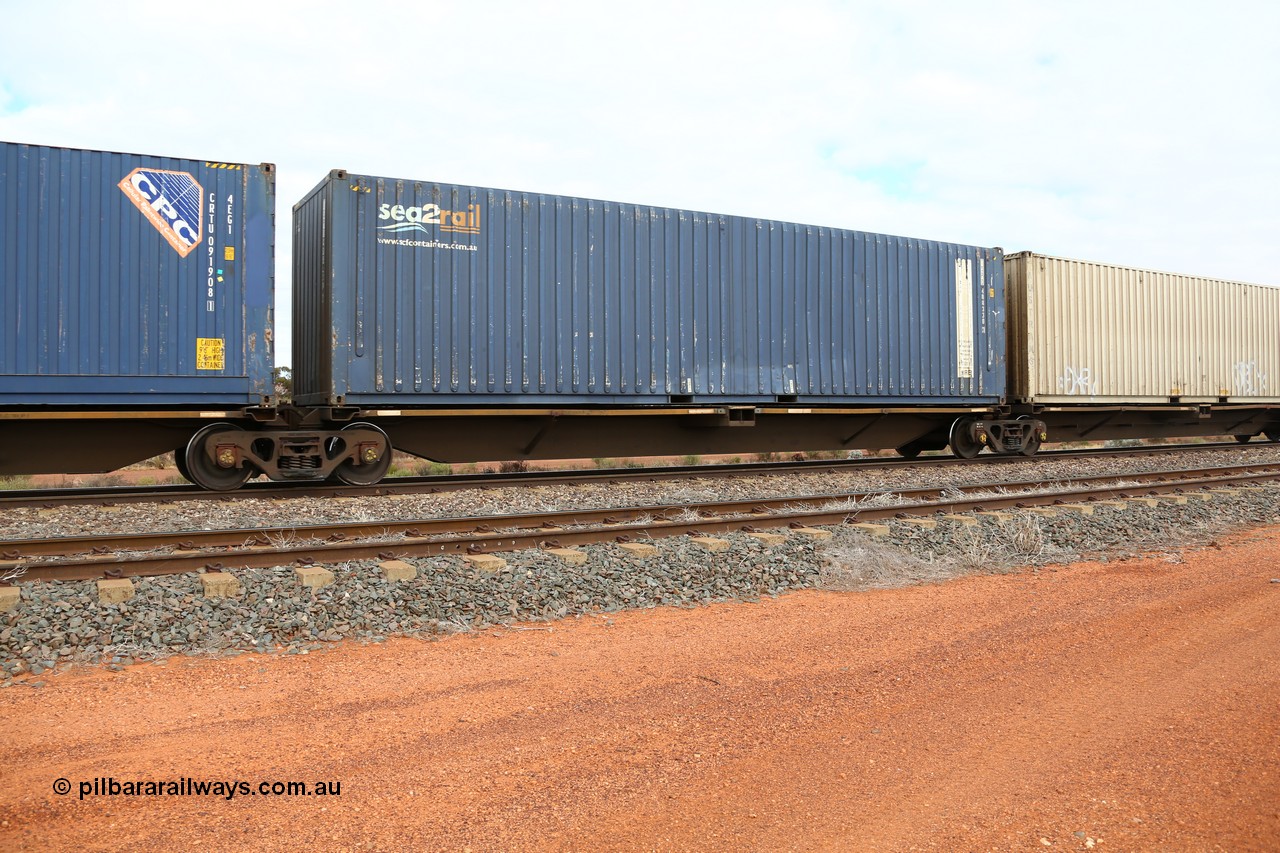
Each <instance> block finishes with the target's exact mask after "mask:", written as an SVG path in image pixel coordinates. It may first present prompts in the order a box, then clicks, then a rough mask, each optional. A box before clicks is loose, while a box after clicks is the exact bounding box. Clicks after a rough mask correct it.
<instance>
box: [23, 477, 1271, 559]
mask: <svg viewBox="0 0 1280 853" xmlns="http://www.w3.org/2000/svg"><path fill="white" fill-rule="evenodd" d="M1242 467H1247V468H1250V469H1257V468H1260V467H1261V468H1266V466H1236V468H1242ZM1214 470H1217V471H1218V473H1216V474H1209V475H1207V476H1198V477H1188V478H1173V479H1169V478H1168V474H1169V472H1160V473H1159V474H1153V475H1148V481H1147V482H1137V483H1134V482H1125V481H1126V480H1128V481H1132V480H1135V479H1138V478H1136V477H1134V476H1128V477H1115V476H1110V477H1106V478H1103V477H1087V478H1079V479H1078V480H1075V481H1072V480H1066V481H1057V483H1055V484H1054V485H1061V484H1066V485H1070V486H1072V488H1057V489H1056V490H1054V491H1046V492H1037V493H1027V492H1022V493H1011V494H1004V495H990V494H986V495H963V494H962V495H961V496H960V497H954V498H952V497H948V498H947V499H945V500H939V499H936V498H937V497H940V496H941V495H940V494H938V495H935V499H931V500H926V501H925V502H919V503H908V502H900V503H895V504H889V505H884V506H859V507H857V508H854V509H824V508H813V507H800V506H798V505H800V504H804V503H821V502H831V501H839V500H847V499H849V497H850V496H848V495H826V496H809V497H804V498H799V497H790V498H775V499H771V500H768V501H759V500H757V501H728V502H709V503H702V504H690V505H687V506H651V507H633V508H626V509H618V508H615V509H611V510H587V511H573V510H571V511H568V512H565V513H558V514H557V513H537V514H528V515H520V516H479V517H473V518H464V519H439V520H421V521H417V522H403V523H398V524H400V525H401V529H400V530H399V531H398V532H393V531H392V530H391V528H392V527H394V526H395V524H371V525H362V526H363V527H368V528H374V529H376V531H377V532H375V533H374V534H373V535H375V536H388V535H397V536H403V538H396V539H393V540H390V541H386V540H384V541H375V542H369V541H353V539H354V537H353V536H348V535H344V536H343V538H340V539H339V538H335V537H333V536H332V534H331V536H330V538H329V539H328V540H327V541H322V542H315V541H310V542H304V543H300V544H289V543H287V542H283V541H282V543H281V544H280V545H276V546H273V545H270V544H267V545H261V544H256V545H249V546H247V547H242V548H240V549H238V550H233V551H227V550H195V551H192V552H189V553H166V554H156V553H147V554H130V555H127V556H124V555H100V556H95V557H91V558H84V559H71V560H61V561H57V562H48V563H34V564H29V565H27V566H26V568H27V573H26V575H25V577H24V580H87V579H92V578H96V577H103V576H104V575H105V576H109V577H132V576H144V575H160V574H177V573H183V572H192V571H198V570H200V569H209V568H213V569H249V568H269V567H278V566H285V565H291V564H295V563H304V564H311V563H321V562H325V563H336V562H345V561H349V560H360V559H387V558H393V557H405V556H410V557H424V556H436V555H441V554H468V553H470V554H476V553H487V552H493V551H510V550H520V549H523V548H530V547H539V546H546V545H551V546H569V545H582V544H597V543H600V542H608V541H613V540H624V541H625V540H627V539H632V538H636V537H646V538H660V537H664V536H678V535H686V534H709V533H726V532H733V531H743V530H747V531H750V530H758V529H767V528H777V527H788V526H822V525H836V524H843V523H849V522H861V521H876V520H883V519H894V518H904V517H921V516H930V515H934V514H937V513H963V512H970V511H975V510H1000V509H1022V508H1030V507H1037V506H1050V505H1054V504H1062V503H1069V502H1089V501H1097V500H1102V499H1107V498H1117V497H1119V498H1132V497H1138V496H1142V495H1158V494H1168V493H1171V492H1185V491H1188V490H1193V489H1194V490H1202V489H1207V488H1212V487H1228V486H1239V485H1251V484H1255V483H1259V482H1264V481H1271V480H1280V466H1273V467H1270V468H1269V469H1267V470H1261V471H1259V470H1248V471H1242V470H1231V469H1214ZM1198 473H1201V474H1204V473H1205V472H1198ZM1104 479H1105V480H1109V481H1110V485H1106V484H1100V483H1099V482H1098V481H1101V480H1104ZM1009 485H1010V484H1002V486H1003V487H1004V488H1008V487H1009ZM1035 485H1037V486H1041V487H1043V486H1045V485H1046V484H1044V483H1037V484H1035ZM969 488H970V489H971V490H972V491H981V489H982V487H969ZM985 488H990V486H987V487H985ZM921 491H930V490H921ZM931 491H934V492H937V493H940V492H942V491H945V490H931ZM957 491H958V490H957ZM1139 493H1141V494H1139ZM880 494H894V495H897V496H901V495H902V494H904V493H901V492H896V493H880ZM690 511H692V512H694V513H697V514H698V515H699V516H702V517H700V518H698V519H696V520H689V519H684V520H678V519H675V518H672V517H671V516H672V514H679V513H687V512H690ZM605 513H608V514H609V515H608V516H606V517H604V518H601V516H602V515H604V514H605ZM477 522H479V524H477ZM432 524H436V525H439V527H437V528H436V529H433V530H431V532H429V533H425V534H424V533H423V531H422V528H423V527H428V525H432ZM495 524H496V525H499V526H501V527H502V528H503V529H502V530H498V531H495V530H493V526H494V525H495ZM580 524H581V525H595V526H593V527H588V528H586V529H576V530H574V529H564V528H563V527H562V526H561V525H580ZM404 525H417V527H405V526H404ZM549 525H554V526H551V527H549ZM333 528H334V526H332V525H320V526H315V527H298V528H288V529H283V530H282V532H283V533H287V534H289V535H296V536H298V537H299V538H301V537H307V538H309V539H314V538H315V537H312V536H308V533H309V532H314V533H317V534H318V533H319V532H321V531H324V530H331V529H333ZM428 529H430V528H428ZM236 532H237V533H240V532H244V531H236ZM251 532H252V533H255V534H260V533H261V531H251ZM413 534H416V535H413ZM134 541H137V540H134ZM6 556H7V555H6Z"/></svg>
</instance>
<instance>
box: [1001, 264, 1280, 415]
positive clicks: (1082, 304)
mask: <svg viewBox="0 0 1280 853" xmlns="http://www.w3.org/2000/svg"><path fill="white" fill-rule="evenodd" d="M1004 263H1005V280H1006V287H1007V294H1008V300H1009V398H1010V403H1011V404H1012V405H1013V406H1015V407H1020V408H1021V409H1022V410H1024V411H1025V410H1030V411H1034V412H1035V413H1036V414H1037V415H1038V416H1040V417H1043V418H1044V419H1045V420H1046V421H1047V422H1048V423H1049V424H1050V427H1051V432H1052V433H1053V435H1054V437H1055V438H1058V439H1065V438H1116V437H1142V438H1146V437H1156V436H1162V435H1197V434H1202V435H1221V434H1228V435H1236V436H1237V438H1240V439H1243V440H1248V438H1250V437H1251V436H1254V435H1257V434H1258V433H1260V432H1266V433H1267V434H1268V435H1269V436H1271V437H1272V438H1280V288H1276V287H1268V286H1264V285H1257V284H1243V283H1240V282H1234V281H1223V280H1219V279H1211V278H1202V277H1199V276H1191V275H1179V274H1174V273H1165V272H1156V271H1152V270H1145V269H1135V268H1131V267H1122V266H1116V265H1114V264H1103V263H1095V262H1091V261H1082V260H1073V259H1069V258H1057V257H1050V256H1046V255H1039V254H1036V253H1033V252H1019V253H1016V254H1011V255H1007V256H1006V257H1005V261H1004ZM1028 407H1030V408H1029V409H1028Z"/></svg>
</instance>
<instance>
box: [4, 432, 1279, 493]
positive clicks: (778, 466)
mask: <svg viewBox="0 0 1280 853" xmlns="http://www.w3.org/2000/svg"><path fill="white" fill-rule="evenodd" d="M1244 446H1248V445H1244ZM1252 446H1255V447H1263V446H1266V445H1264V444H1263V443H1261V442H1259V443H1257V444H1254V445H1252ZM1241 447H1242V445H1241V444H1239V443H1238V442H1223V443H1214V444H1171V445H1150V446H1144V447H1123V448H1107V449H1094V448H1078V449H1071V450H1053V451H1044V452H1041V453H1039V454H1038V455H1037V456H1036V457H1035V459H1044V460H1057V459H1097V458H1106V457H1124V456H1129V457H1141V456H1153V455H1158V454H1162V453H1190V452H1197V451H1224V452H1225V451H1230V450H1239V449H1240V448H1241ZM1027 461H1029V460H1028V458H1027V457H1025V456H996V455H988V454H984V455H981V456H978V457H975V458H973V459H959V458H956V457H954V456H932V457H930V456H926V457H920V458H918V459H879V458H857V459H842V460H806V461H786V462H744V463H732V464H724V465H673V466H663V467H652V468H601V469H593V470H588V471H523V472H518V473H510V474H505V473H497V474H488V473H486V474H444V475H438V476H423V477H394V478H390V479H387V480H384V481H382V482H381V483H379V484H378V485H376V486H368V487H364V488H361V487H356V486H349V485H345V484H336V483H320V484H315V483H298V484H293V485H290V484H284V485H282V484H280V483H275V482H253V483H249V484H247V485H245V486H244V487H243V488H241V489H238V490H236V491H234V492H209V491H205V490H203V489H200V488H198V487H196V486H190V485H176V486H147V487H131V486H102V487H93V488H79V489H61V490H59V489H23V490H11V491H7V492H3V493H0V509H19V508H23V507H41V508H54V507H59V506H90V505H108V506H110V505H119V504H131V503H168V502H176V501H202V500H203V501H235V500H279V499H283V498H304V497H367V496H386V495H414V494H434V493H439V492H449V491H459V490H463V489H498V488H506V487H512V486H515V487H524V486H551V485H556V486H562V485H578V484H584V483H600V482H604V483H614V482H626V481H659V480H676V479H682V478H692V477H741V476H759V475H766V476H767V475H775V474H795V473H828V472H832V473H839V472H850V471H862V470H868V471H870V470H884V469H893V468H912V467H916V468H918V467H921V466H936V465H947V466H951V465H1001V464H1009V463H1014V462H1027Z"/></svg>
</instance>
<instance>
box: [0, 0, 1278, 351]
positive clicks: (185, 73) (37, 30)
mask: <svg viewBox="0 0 1280 853" xmlns="http://www.w3.org/2000/svg"><path fill="white" fill-rule="evenodd" d="M0 21H2V22H3V26H0V139H3V140H6V141H11V142H26V143H33V144H41V145H58V146H68V147H75V148H99V149H106V150H114V151H129V152H138V153H144V154H157V155H166V156H177V157H190V158H192V159H201V160H213V161H222V162H243V163H261V162H271V163H275V164H276V167H277V170H278V171H277V185H276V189H277V198H276V215H277V229H278V230H277V239H276V259H277V269H276V292H277V300H276V321H277V327H278V331H277V338H276V363H277V364H288V363H289V362H290V360H291V359H290V345H291V344H290V340H291V336H290V334H289V324H290V322H291V320H290V318H291V312H290V310H289V287H288V281H289V264H290V246H289V240H290V232H289V228H288V221H289V216H290V211H291V208H292V206H293V204H294V203H295V202H296V201H297V200H299V199H300V198H301V197H302V196H303V195H304V194H305V193H306V192H307V191H308V190H310V189H311V188H312V187H313V186H315V185H316V184H317V183H318V182H319V181H320V180H321V179H322V178H324V176H325V175H326V174H328V172H329V171H330V170H331V169H335V168H340V169H346V170H348V171H350V172H354V173H359V174H369V175H378V176H385V177H393V178H403V179H408V180H422V181H442V182H448V183H458V184H472V185H478V186H483V187H496V188H501V189H512V190H522V191H529V192H537V193H548V194H564V195H578V196H587V197H591V198H602V199H609V200H615V201H626V202H637V203H642V204H650V205H657V206H664V207H681V208H688V209H693V210H702V211H709V212H714V213H728V214H738V215H743V216H752V217H764V218H771V219H783V220H790V221H794V222H802V223H808V224H813V225H826V226H834V227H841V228H852V229H858V230H862V231H874V232H880V233H887V234H901V235H906V236H911V237H922V238H927V239H933V240H942V241H948V242H957V243H968V244H976V245H981V246H1000V247H1003V248H1004V249H1005V250H1006V251H1008V252H1012V251H1018V250H1024V249H1030V250H1034V251H1037V252H1042V253H1045V254H1053V255H1063V256H1067V257H1075V258H1085V259H1090V260H1097V261H1105V262H1111V263H1120V264H1125V265H1130V266H1138V267H1146V268H1151V269H1160V270H1169V271H1174V272H1182V273H1189V274H1195V275H1205V276H1212V277H1217V278H1226V279H1234V280H1239V281H1250V282H1259V283H1265V284H1280V202H1278V201H1277V196H1278V195H1280V49H1277V47H1276V42H1275V40H1276V34H1277V33H1280V4H1277V3H1275V2H1271V1H1269V2H1251V1H1250V0H1237V1H1233V0H1219V2H1216V3H1205V2H1203V0H1197V2H1183V0H1166V2H1160V3H1155V2H1127V0H1111V2H1091V0H1082V2H1069V3H1065V2H1052V3H1050V2H1040V3H1037V2H1008V3H992V2H964V3H956V2H922V1H921V2H910V1H909V0H908V1H907V2H847V3H842V2H805V1H804V0H794V2H789V3H785V4H782V3H758V2H751V0H739V2H696V0H686V2H666V0H646V2H643V3H634V2H606V1H605V0H597V2H536V0H526V2H499V1H498V0H493V2H487V0H467V2H458V1H457V0H455V2H434V1H433V2H421V0H420V1H419V2H408V0H402V2H398V3H369V2H366V3H337V2H297V3H293V2H275V0H260V2H257V3H242V2H236V0H228V2H220V3H216V4H210V5H208V6H205V7H200V6H196V5H185V4H174V3H152V2H119V3H103V2H101V0H96V2H81V0H63V1H62V2H58V3H37V2H19V0H0Z"/></svg>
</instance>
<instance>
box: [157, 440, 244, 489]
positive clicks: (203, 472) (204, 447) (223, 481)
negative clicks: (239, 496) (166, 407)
mask: <svg viewBox="0 0 1280 853" xmlns="http://www.w3.org/2000/svg"><path fill="white" fill-rule="evenodd" d="M237 432H242V430H241V429H240V428H239V427H238V426H235V425H234V424H209V425H208V426H207V427H204V428H203V429H201V430H200V431H199V432H197V433H196V434H195V435H193V436H192V437H191V440H190V441H189V442H187V447H186V449H185V450H184V451H182V457H183V461H184V462H185V463H186V471H185V472H184V473H183V476H185V477H186V478H187V479H188V480H190V481H191V482H193V483H195V484H196V485H197V486H199V487H200V488H202V489H208V490H209V491H211V492H230V491H233V490H235V489H238V488H240V487H241V486H243V485H244V484H245V483H246V482H248V480H249V478H250V477H252V476H253V469H252V468H251V467H250V466H248V465H240V466H239V467H235V468H224V467H222V466H221V465H219V464H218V463H217V462H215V461H214V460H213V459H210V458H209V453H208V449H209V447H210V445H212V444H217V442H218V437H219V436H222V435H227V434H229V433H237ZM175 455H176V454H175ZM178 470H179V471H182V468H181V467H179V468H178Z"/></svg>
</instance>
